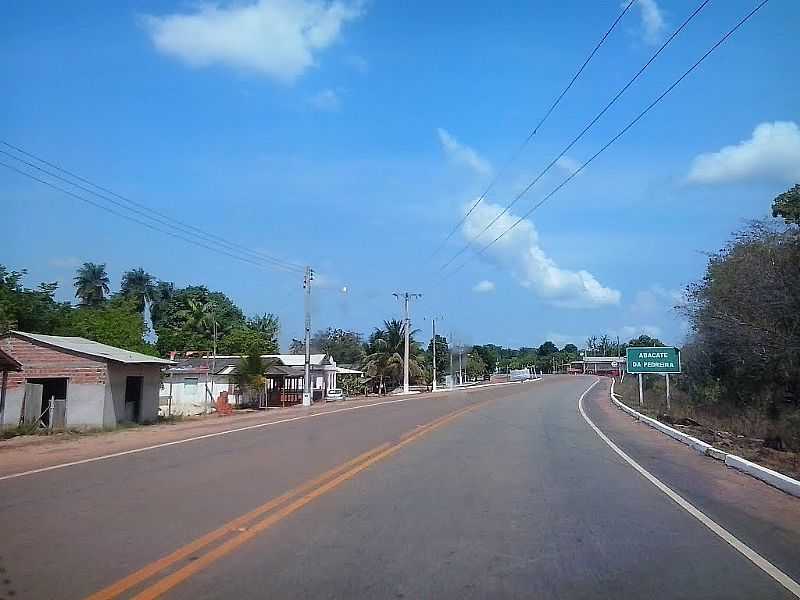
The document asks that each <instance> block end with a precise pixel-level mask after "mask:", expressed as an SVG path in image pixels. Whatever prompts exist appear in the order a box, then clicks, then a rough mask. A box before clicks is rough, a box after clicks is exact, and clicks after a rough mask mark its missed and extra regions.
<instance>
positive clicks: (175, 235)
mask: <svg viewBox="0 0 800 600" xmlns="http://www.w3.org/2000/svg"><path fill="white" fill-rule="evenodd" d="M0 166H3V167H5V168H7V169H9V170H11V171H14V172H16V173H19V174H20V175H24V176H25V177H28V178H30V179H32V180H34V181H37V182H39V183H41V184H44V185H46V186H48V187H51V188H53V189H55V190H58V191H59V192H62V193H64V194H67V195H68V196H72V197H73V198H75V199H77V200H80V201H82V202H85V203H86V204H90V205H91V206H94V207H96V208H99V209H101V210H104V211H106V212H109V213H111V214H113V215H116V216H118V217H121V218H123V219H127V220H128V221H132V222H134V223H137V224H139V225H142V226H144V227H147V228H148V229H152V230H153V231H158V232H159V233H163V234H165V235H168V236H170V237H173V238H176V239H179V240H183V241H185V242H188V243H190V244H194V245H195V246H199V247H200V248H205V249H206V250H211V251H212V252H217V253H219V254H224V255H225V256H228V257H230V258H234V259H236V260H239V261H242V262H246V263H249V264H251V265H255V266H256V267H260V268H262V269H270V268H282V269H283V270H285V271H289V272H292V273H294V272H296V270H295V269H290V268H289V267H282V266H280V265H275V264H270V263H266V262H263V261H257V260H253V259H251V258H248V257H246V256H243V255H240V254H234V253H232V252H228V251H227V250H223V249H221V248H218V247H215V246H210V245H208V244H204V243H203V242H201V241H198V240H196V239H193V238H190V237H186V236H183V235H180V234H178V233H175V232H174V231H170V230H168V229H162V228H161V227H158V226H155V225H153V224H152V223H148V222H147V221H143V220H141V219H138V218H136V217H132V216H131V215H129V214H126V213H123V212H120V211H118V210H115V209H113V208H111V207H109V206H107V205H105V204H101V203H100V202H96V201H94V200H91V199H90V198H86V197H85V196H82V195H80V194H76V193H75V192H73V191H71V190H68V189H66V188H63V187H61V186H59V185H56V184H54V183H52V182H50V181H47V180H45V179H42V178H40V177H37V176H36V175H33V174H32V173H28V172H27V171H24V170H22V169H18V168H17V167H15V166H13V165H10V164H8V163H5V162H2V161H0Z"/></svg>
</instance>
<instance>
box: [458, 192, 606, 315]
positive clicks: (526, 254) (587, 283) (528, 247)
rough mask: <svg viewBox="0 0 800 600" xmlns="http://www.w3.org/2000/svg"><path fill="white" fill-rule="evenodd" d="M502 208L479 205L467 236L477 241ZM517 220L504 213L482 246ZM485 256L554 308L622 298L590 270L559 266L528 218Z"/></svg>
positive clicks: (466, 226)
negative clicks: (571, 269)
mask: <svg viewBox="0 0 800 600" xmlns="http://www.w3.org/2000/svg"><path fill="white" fill-rule="evenodd" d="M501 208H502V207H500V206H498V205H496V204H491V203H489V202H486V201H484V202H482V203H481V204H479V205H478V206H477V207H476V208H475V210H474V211H473V212H472V214H470V215H469V217H467V219H466V221H465V222H464V225H463V234H464V237H465V238H466V239H468V240H473V239H475V237H476V236H477V235H478V234H479V233H480V231H481V230H482V229H483V228H484V227H485V225H486V223H488V222H489V221H491V220H492V219H493V218H494V217H495V215H497V214H498V213H499V212H500V210H501ZM516 220H517V217H515V216H514V215H512V214H511V213H506V214H504V215H503V216H502V217H500V218H499V219H498V220H497V221H496V222H495V223H494V224H493V225H492V226H491V227H490V228H489V229H488V230H487V231H486V233H485V234H483V236H481V242H480V243H481V244H486V243H488V242H491V241H492V240H493V239H495V238H496V237H497V236H498V235H500V234H501V233H502V232H503V231H505V230H506V229H507V228H508V227H510V226H511V225H512V224H513V223H514V222H515V221H516ZM486 253H487V255H489V256H490V257H491V258H493V259H494V260H495V261H497V262H498V263H499V264H501V265H503V266H505V267H507V268H509V269H510V270H511V273H512V275H513V276H514V277H515V278H516V279H517V281H519V283H520V285H522V286H523V287H526V288H530V289H532V290H533V291H534V292H535V293H536V295H537V296H539V297H540V298H542V299H543V300H545V301H546V302H549V303H550V304H553V305H555V306H560V307H567V308H591V307H597V306H605V305H610V304H619V301H620V298H621V297H622V294H621V293H620V292H619V291H617V290H614V289H611V288H607V287H603V286H602V285H601V284H600V282H599V281H597V279H596V278H595V277H594V275H592V274H591V273H589V272H588V271H584V270H580V271H569V270H567V269H562V268H560V267H559V266H558V265H556V263H555V261H553V259H552V258H550V257H548V256H547V255H546V254H545V253H544V250H542V248H541V247H540V246H539V234H538V233H537V231H536V228H535V227H534V225H533V223H532V222H531V221H529V220H527V219H525V220H523V221H521V222H520V223H519V225H517V226H516V227H515V228H514V229H513V230H511V231H510V232H509V233H507V234H506V235H504V236H503V237H502V238H500V239H499V240H498V241H497V242H496V243H495V244H493V245H492V246H491V247H490V248H489V249H488V250H487V251H486Z"/></svg>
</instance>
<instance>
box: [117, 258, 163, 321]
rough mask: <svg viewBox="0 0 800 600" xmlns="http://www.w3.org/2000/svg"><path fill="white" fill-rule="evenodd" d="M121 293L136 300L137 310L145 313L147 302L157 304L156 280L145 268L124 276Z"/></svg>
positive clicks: (127, 272) (133, 270) (126, 273)
mask: <svg viewBox="0 0 800 600" xmlns="http://www.w3.org/2000/svg"><path fill="white" fill-rule="evenodd" d="M120 293H121V294H122V295H123V296H127V297H130V298H133V299H134V300H136V309H137V310H138V311H139V312H144V308H145V304H146V301H147V300H149V301H150V302H156V301H157V300H158V298H157V297H156V286H155V278H154V277H153V276H152V275H150V273H147V272H146V271H145V270H144V269H143V268H141V267H139V268H138V269H131V270H130V271H126V272H125V273H123V275H122V285H121V286H120Z"/></svg>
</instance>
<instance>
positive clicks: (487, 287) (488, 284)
mask: <svg viewBox="0 0 800 600" xmlns="http://www.w3.org/2000/svg"><path fill="white" fill-rule="evenodd" d="M472 291H473V292H477V293H479V294H485V293H487V292H493V291H494V282H492V281H489V280H488V279H484V280H483V281H479V282H478V283H476V284H475V286H474V287H473V288H472Z"/></svg>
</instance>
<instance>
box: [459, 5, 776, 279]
mask: <svg viewBox="0 0 800 600" xmlns="http://www.w3.org/2000/svg"><path fill="white" fill-rule="evenodd" d="M768 2H769V0H762V1H761V2H760V3H759V4H758V5H757V6H756V7H755V8H754V9H753V10H751V11H750V12H749V13H747V14H746V15H745V16H744V17H742V18H741V20H739V22H738V23H736V25H734V26H733V27H732V28H731V29H729V30H728V32H727V33H726V34H725V35H723V36H722V37H721V38H720V39H719V40H718V41H717V42H716V43H715V44H714V45H713V46H711V47H710V48H709V49H708V50H707V51H706V52H705V54H703V55H702V56H701V57H700V58H699V59H698V60H697V61H696V62H695V63H694V64H693V65H692V66H691V67H689V68H688V69H687V70H686V71H685V72H684V73H683V74H682V75H681V76H680V77H678V79H676V80H675V81H674V82H673V83H672V84H671V85H670V86H669V87H667V88H666V89H665V90H664V91H663V92H662V93H661V94H660V95H659V96H658V97H656V98H655V100H653V101H652V102H651V103H650V104H648V105H647V107H645V109H644V110H642V111H641V112H640V113H639V114H638V115H637V116H636V118H634V119H633V120H632V121H631V122H629V123H628V124H627V125H626V126H625V127H623V128H622V129H621V130H620V131H619V132H618V133H617V134H616V135H615V136H614V137H612V138H611V139H610V140H609V141H608V142H606V144H605V145H603V146H602V147H601V148H600V149H599V150H598V151H597V152H595V153H594V154H593V155H592V156H591V157H590V158H589V159H588V160H586V162H584V163H583V164H582V165H581V166H580V167H579V168H578V169H576V170H575V171H574V172H573V173H571V174H570V175H569V176H568V177H566V178H565V179H564V180H563V181H562V182H561V183H559V184H558V185H557V186H556V187H555V188H554V189H553V190H551V191H550V193H548V194H547V195H546V196H544V197H543V198H542V199H541V200H539V202H537V203H536V204H534V205H533V206H532V207H531V208H530V210H528V211H527V212H525V213H524V214H523V215H522V216H521V217H519V218H518V219H517V220H516V221H515V222H514V223H513V224H512V225H510V226H509V227H507V228H506V229H505V230H504V231H503V232H502V233H501V234H500V235H498V236H497V237H496V238H494V239H493V240H492V241H491V242H489V243H488V244H487V245H486V246H484V247H483V248H481V249H480V251H479V252H477V253H476V256H481V255H482V254H483V253H484V252H486V250H488V249H489V248H490V247H491V246H493V245H494V244H495V243H496V242H498V241H499V240H500V239H501V238H502V237H503V236H505V235H507V234H508V233H509V232H511V231H512V230H513V229H514V228H515V227H516V226H517V225H519V224H520V223H521V222H522V221H524V220H525V219H527V218H528V217H529V216H530V215H531V213H533V211H535V210H536V209H538V208H539V207H540V206H542V205H543V204H544V203H545V202H547V201H548V200H549V199H550V198H552V197H553V196H554V195H555V194H556V193H557V192H558V191H559V190H561V189H562V188H563V187H564V186H565V185H567V183H569V182H570V181H572V180H573V179H574V178H575V177H576V176H577V175H578V174H579V173H580V172H581V171H583V170H584V169H585V168H586V167H587V166H589V164H590V163H592V162H593V161H594V160H595V159H596V158H597V157H598V156H600V155H601V154H602V153H603V152H605V151H606V150H607V149H608V148H609V147H610V146H611V145H612V144H614V142H616V141H617V140H618V139H619V138H621V137H622V136H623V135H625V133H627V132H628V130H630V129H631V128H632V127H633V126H634V125H636V123H638V122H639V121H640V120H641V119H642V118H643V117H644V116H645V115H646V114H647V113H648V112H650V111H651V110H652V109H653V108H654V107H655V106H656V105H657V104H659V103H660V102H661V100H663V99H664V97H665V96H667V94H669V93H670V92H672V90H674V89H675V88H676V87H677V86H678V85H679V84H680V83H681V82H682V81H683V80H684V79H685V78H686V77H688V76H689V75H690V74H691V73H692V72H693V71H694V70H695V69H697V68H698V67H699V66H700V65H701V64H702V63H703V61H705V59H706V58H708V57H709V56H710V55H711V54H712V53H713V52H714V51H716V50H717V48H719V47H720V46H721V45H722V44H723V43H725V41H726V40H728V38H730V37H731V36H732V35H733V34H734V33H736V31H737V30H739V29H740V28H741V27H742V26H743V25H744V24H745V23H747V21H749V20H750V19H751V18H752V17H753V16H754V15H755V14H756V13H757V12H758V11H759V10H761V9H762V8H763V7H764V6H765V5H766V4H767V3H768ZM467 262H469V259H467V260H466V261H464V262H463V263H461V264H460V265H459V266H458V267H457V268H456V269H454V270H453V271H451V272H450V273H449V274H448V275H446V278H449V277H451V276H452V275H454V274H455V273H456V272H458V271H460V270H461V269H462V268H463V267H464V265H466V264H467Z"/></svg>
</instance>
